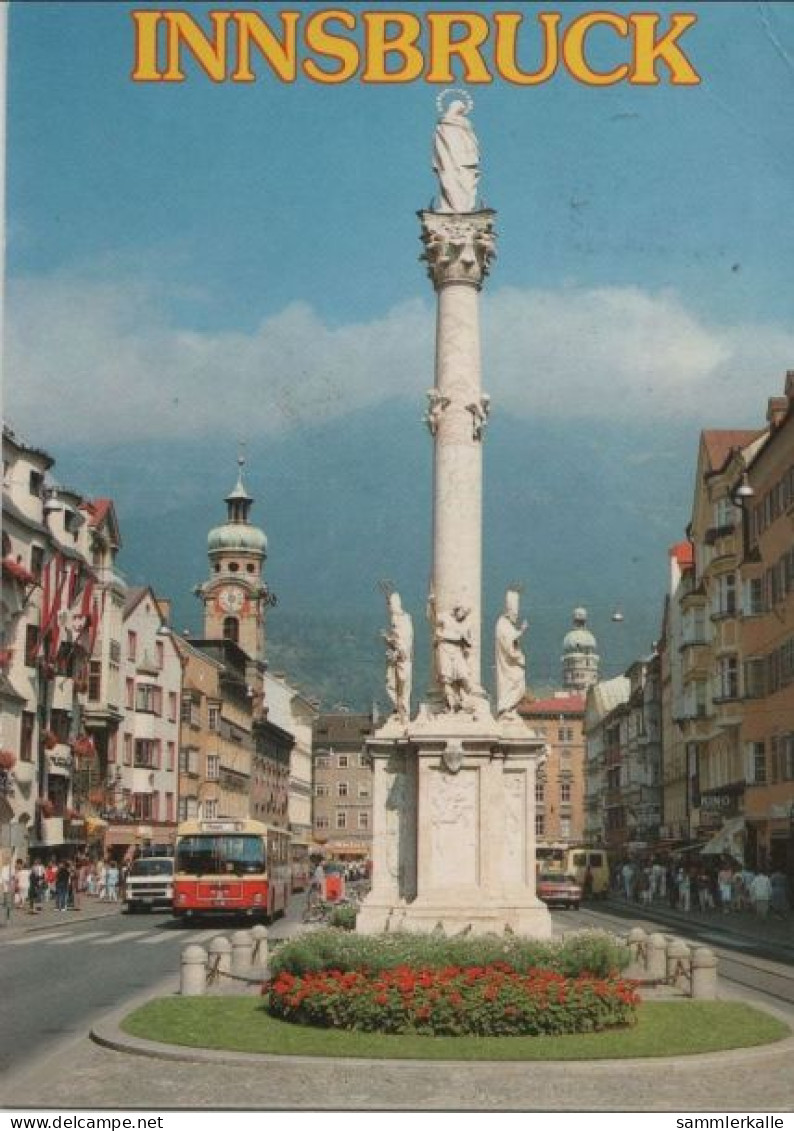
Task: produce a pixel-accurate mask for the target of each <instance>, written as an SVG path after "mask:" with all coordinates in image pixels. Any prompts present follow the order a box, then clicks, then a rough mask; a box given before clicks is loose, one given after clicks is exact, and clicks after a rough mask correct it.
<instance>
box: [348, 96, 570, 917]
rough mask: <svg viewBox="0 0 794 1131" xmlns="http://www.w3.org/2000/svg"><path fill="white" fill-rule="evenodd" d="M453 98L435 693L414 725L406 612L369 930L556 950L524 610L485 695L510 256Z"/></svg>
mask: <svg viewBox="0 0 794 1131" xmlns="http://www.w3.org/2000/svg"><path fill="white" fill-rule="evenodd" d="M450 93H456V92H444V93H443V94H442V95H439V99H438V101H437V105H438V109H439V112H440V114H441V117H440V118H439V121H438V123H437V125H436V132H435V138H434V149H433V168H434V170H435V172H436V173H437V175H438V179H439V190H440V191H439V196H438V200H437V203H436V205H435V206H434V207H433V208H432V209H429V210H427V211H423V212H420V213H419V219H420V222H421V236H422V242H423V244H424V254H423V257H422V258H423V259H424V260H425V261H426V263H427V269H428V273H429V275H430V279H431V281H432V284H433V288H434V290H435V292H436V296H437V323H436V355H435V382H434V385H433V388H432V389H431V390H430V391H429V393H428V394H427V396H428V406H427V412H426V415H425V422H426V423H427V427H428V429H429V431H430V434H431V436H432V437H433V445H434V453H433V569H432V577H431V590H430V595H429V598H430V599H429V601H428V614H429V617H430V622H431V624H430V628H431V636H432V640H433V663H432V670H433V676H434V678H433V686H432V688H431V691H430V694H428V696H427V699H426V700H425V701H424V702H423V703H421V704H420V707H419V710H418V712H417V714H416V716H415V717H412V716H411V712H410V710H409V704H408V703H407V701H406V700H407V699H408V692H407V691H405V688H407V687H410V653H411V644H412V640H413V634H412V631H411V630H410V627H409V625H408V624H407V622H405V621H400V620H399V616H404V614H403V611H402V608H401V605H400V603H399V602H396V601H392V603H391V604H390V624H389V629H388V631H387V632H385V633H384V634H383V635H384V638H385V641H386V656H387V687H388V689H389V695H390V698H391V699H392V703H393V706H394V710H393V712H392V714H391V716H390V717H389V718H388V719H387V720H386V721H385V723H384V724H383V726H382V727H380V728H379V729H378V731H377V733H376V734H374V735H373V736H372V737H371V738H370V739H369V740H368V741H367V749H368V751H369V753H370V754H371V756H372V761H373V767H374V795H373V796H374V804H373V841H374V850H373V861H374V875H373V887H372V891H371V892H370V894H369V896H368V897H367V899H366V900H365V901H364V903H363V905H362V907H361V910H360V912H359V916H358V920H357V929H358V930H360V931H363V932H365V933H377V932H378V931H384V930H395V929H405V930H411V931H433V930H437V929H439V928H440V929H442V930H444V931H446V932H449V933H453V934H454V933H457V932H459V931H462V930H466V931H474V932H476V933H484V932H494V931H495V932H497V933H498V932H501V931H505V930H510V931H512V932H513V933H522V934H527V935H534V936H536V937H538V938H548V937H549V936H550V934H551V920H550V918H549V912H548V909H547V908H546V907H545V906H544V905H543V904H541V903H540V902H539V900H538V898H537V896H536V893H535V843H534V841H535V838H534V829H535V768H536V763H537V761H538V759H539V758H541V757H542V756H543V753H544V749H545V747H544V742H543V739H542V736H541V735H539V734H537V733H536V732H535V731H533V730H532V729H531V728H530V727H528V726H527V724H526V723H525V721H524V720H523V719H522V718H521V717H520V716H519V714H518V713H517V711H516V706H517V703H518V700H519V699H520V698H521V690H522V686H523V684H522V679H520V678H517V676H516V671H518V674H519V675H521V676H523V670H524V669H523V656H522V655H521V653H520V649H519V648H518V639H519V637H520V635H521V632H522V628H521V627H520V626H518V625H517V620H516V618H517V606H516V608H514V607H513V606H514V605H516V602H515V600H514V601H513V602H512V604H511V605H510V607H509V608H506V611H505V614H504V615H503V617H502V618H501V621H503V622H504V621H506V622H507V628H506V629H505V625H504V623H503V624H501V630H502V631H501V634H500V635H499V637H498V640H499V643H500V647H501V650H500V657H501V660H500V662H501V664H502V669H501V670H502V677H503V678H502V695H501V700H502V701H501V705H500V706H499V707H498V710H497V717H494V714H493V712H492V710H491V705H490V703H489V701H488V697H487V695H486V694H485V692H484V690H483V688H482V660H481V645H482V462H483V452H482V445H483V435H484V433H485V428H486V425H487V423H488V409H489V404H490V401H489V398H488V397H487V396H485V394H484V393H483V390H482V376H481V371H480V312H479V295H480V290H481V289H482V286H483V283H484V281H485V279H486V277H487V275H488V271H489V268H490V264H491V261H492V260H493V257H494V255H495V233H494V218H495V213H494V212H493V211H491V209H488V208H478V207H477V183H478V180H479V146H478V143H477V139H476V136H475V134H474V130H473V127H472V125H471V123H470V122H469V120H468V117H467V115H468V112H469V110H470V109H471V100H470V99H469V98H468V97H467V96H464V98H463V99H459V98H456V99H455V100H454V101H452V102H450V103H449V105H448V106H446V108H444V106H443V105H442V103H444V101H445V96H446V95H447V94H450ZM515 596H516V594H513V597H514V598H515ZM391 597H392V598H394V597H396V594H393V593H392V594H391ZM392 605H393V606H394V607H392ZM408 620H410V618H408ZM519 669H520V670H519ZM398 687H402V688H403V695H402V698H401V697H400V695H399V694H398V690H397V689H398Z"/></svg>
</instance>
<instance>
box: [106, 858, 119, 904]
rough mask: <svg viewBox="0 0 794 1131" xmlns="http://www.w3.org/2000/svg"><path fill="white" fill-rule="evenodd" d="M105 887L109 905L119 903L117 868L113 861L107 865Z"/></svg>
mask: <svg viewBox="0 0 794 1131" xmlns="http://www.w3.org/2000/svg"><path fill="white" fill-rule="evenodd" d="M105 887H106V889H107V898H108V902H109V903H118V901H119V866H118V864H117V863H116V862H115V860H111V861H110V863H109V864H108V867H107V871H106V873H105Z"/></svg>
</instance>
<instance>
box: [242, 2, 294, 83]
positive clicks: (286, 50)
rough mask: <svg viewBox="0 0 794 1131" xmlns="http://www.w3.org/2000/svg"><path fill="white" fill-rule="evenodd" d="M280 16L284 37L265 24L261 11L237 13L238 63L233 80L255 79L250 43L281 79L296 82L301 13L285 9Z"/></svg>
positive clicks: (251, 80) (248, 80) (246, 80)
mask: <svg viewBox="0 0 794 1131" xmlns="http://www.w3.org/2000/svg"><path fill="white" fill-rule="evenodd" d="M279 15H280V16H281V39H278V38H277V37H276V34H275V32H273V31H272V29H271V28H269V27H268V25H267V24H266V23H265V21H264V20H263V19H262V17H261V16H260V15H259V13H258V12H235V14H234V17H235V20H236V22H237V66H236V68H235V71H234V74H233V75H232V81H233V82H253V81H254V79H255V77H256V76H255V75H254V72H253V71H252V69H251V42H252V41H253V43H254V44H255V45H256V47H257V49H258V50H259V51H260V52H261V54H262V57H263V58H264V60H265V62H266V63H267V65H268V66H269V67H270V69H271V70H272V71H273V73H274V74H275V75H276V76H277V77H278V78H280V79H281V81H282V82H295V73H296V67H297V63H296V58H297V49H296V28H297V26H298V20H299V19H300V12H290V11H284V12H280V13H279Z"/></svg>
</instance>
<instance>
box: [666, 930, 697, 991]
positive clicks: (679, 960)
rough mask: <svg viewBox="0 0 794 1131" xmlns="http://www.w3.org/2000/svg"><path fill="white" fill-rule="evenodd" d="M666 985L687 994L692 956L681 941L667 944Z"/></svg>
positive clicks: (689, 987) (689, 984) (676, 940)
mask: <svg viewBox="0 0 794 1131" xmlns="http://www.w3.org/2000/svg"><path fill="white" fill-rule="evenodd" d="M667 983H668V985H670V986H673V987H674V988H675V989H678V990H681V991H682V992H683V993H685V994H687V995H688V994H689V993H690V990H691V985H692V954H691V951H690V949H689V947H688V946H687V944H686V943H685V942H684V940H683V939H670V942H669V943H668V944H667Z"/></svg>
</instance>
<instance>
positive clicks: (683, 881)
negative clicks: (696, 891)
mask: <svg viewBox="0 0 794 1131" xmlns="http://www.w3.org/2000/svg"><path fill="white" fill-rule="evenodd" d="M677 879H678V906H679V907H680V909H681V910H682V911H686V912H687V913H689V911H690V910H691V902H690V897H691V892H692V889H691V886H690V882H689V872H687V870H686V868H679V869H678V878H677Z"/></svg>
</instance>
